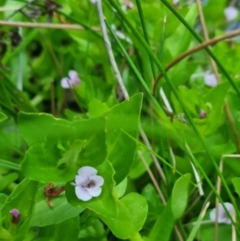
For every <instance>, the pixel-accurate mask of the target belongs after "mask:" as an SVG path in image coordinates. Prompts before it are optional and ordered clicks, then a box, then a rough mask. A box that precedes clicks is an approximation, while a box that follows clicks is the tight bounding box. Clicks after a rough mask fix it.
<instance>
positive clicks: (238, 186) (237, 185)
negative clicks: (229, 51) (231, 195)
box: [232, 177, 240, 197]
mask: <svg viewBox="0 0 240 241" xmlns="http://www.w3.org/2000/svg"><path fill="white" fill-rule="evenodd" d="M232 183H233V186H234V189H235V192H236V193H237V194H238V196H239V197H240V177H234V178H232Z"/></svg>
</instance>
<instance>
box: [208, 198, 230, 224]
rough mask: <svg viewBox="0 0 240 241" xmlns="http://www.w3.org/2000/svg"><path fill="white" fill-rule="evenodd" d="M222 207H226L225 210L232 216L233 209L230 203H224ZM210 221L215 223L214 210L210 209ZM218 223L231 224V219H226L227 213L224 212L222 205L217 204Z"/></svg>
mask: <svg viewBox="0 0 240 241" xmlns="http://www.w3.org/2000/svg"><path fill="white" fill-rule="evenodd" d="M224 205H225V206H226V208H227V210H228V211H229V213H230V214H231V216H233V215H234V207H233V205H232V204H231V203H228V202H225V203H224ZM210 220H212V221H214V222H215V221H216V208H214V209H212V211H211V212H210ZM217 222H218V223H226V224H231V219H230V218H229V217H228V215H227V213H226V212H225V210H224V208H223V205H222V204H221V203H219V204H218V219H217Z"/></svg>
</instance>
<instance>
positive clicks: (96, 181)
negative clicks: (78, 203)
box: [72, 166, 104, 201]
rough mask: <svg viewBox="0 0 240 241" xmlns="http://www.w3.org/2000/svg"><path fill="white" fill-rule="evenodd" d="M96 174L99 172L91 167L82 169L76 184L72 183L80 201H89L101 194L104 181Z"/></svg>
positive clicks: (76, 178)
mask: <svg viewBox="0 0 240 241" xmlns="http://www.w3.org/2000/svg"><path fill="white" fill-rule="evenodd" d="M96 174H97V170H96V169H95V168H93V167H89V166H84V167H81V168H80V169H79V170H78V174H77V175H76V177H75V183H72V185H74V186H75V193H76V195H77V197H78V199H80V200H82V201H88V200H90V199H92V197H98V196H99V195H100V194H101V192H102V188H101V186H102V185H103V183H104V179H103V178H102V177H101V176H98V175H96Z"/></svg>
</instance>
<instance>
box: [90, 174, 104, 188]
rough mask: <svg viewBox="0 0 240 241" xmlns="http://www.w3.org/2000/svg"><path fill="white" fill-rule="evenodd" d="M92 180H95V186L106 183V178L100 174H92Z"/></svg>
mask: <svg viewBox="0 0 240 241" xmlns="http://www.w3.org/2000/svg"><path fill="white" fill-rule="evenodd" d="M91 180H93V181H94V182H95V187H100V186H102V185H103V183H104V179H103V178H102V177H101V176H98V175H95V176H92V177H91Z"/></svg>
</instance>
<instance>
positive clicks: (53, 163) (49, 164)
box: [21, 144, 78, 182]
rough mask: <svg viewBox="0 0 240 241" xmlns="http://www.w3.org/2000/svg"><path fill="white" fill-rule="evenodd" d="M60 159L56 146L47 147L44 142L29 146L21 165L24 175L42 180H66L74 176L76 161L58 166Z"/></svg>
mask: <svg viewBox="0 0 240 241" xmlns="http://www.w3.org/2000/svg"><path fill="white" fill-rule="evenodd" d="M59 159H60V154H59V150H58V149H57V148H54V149H53V148H52V149H47V148H46V147H45V144H37V145H34V146H31V147H30V148H29V149H28V151H27V152H26V156H25V158H24V160H23V162H22V165H21V171H22V173H23V175H25V176H26V177H28V178H30V179H32V180H37V181H42V182H66V181H70V180H72V179H73V178H74V176H75V173H76V172H77V169H78V167H77V165H76V163H70V164H69V165H64V166H63V167H62V166H59V167H58V160H59Z"/></svg>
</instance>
